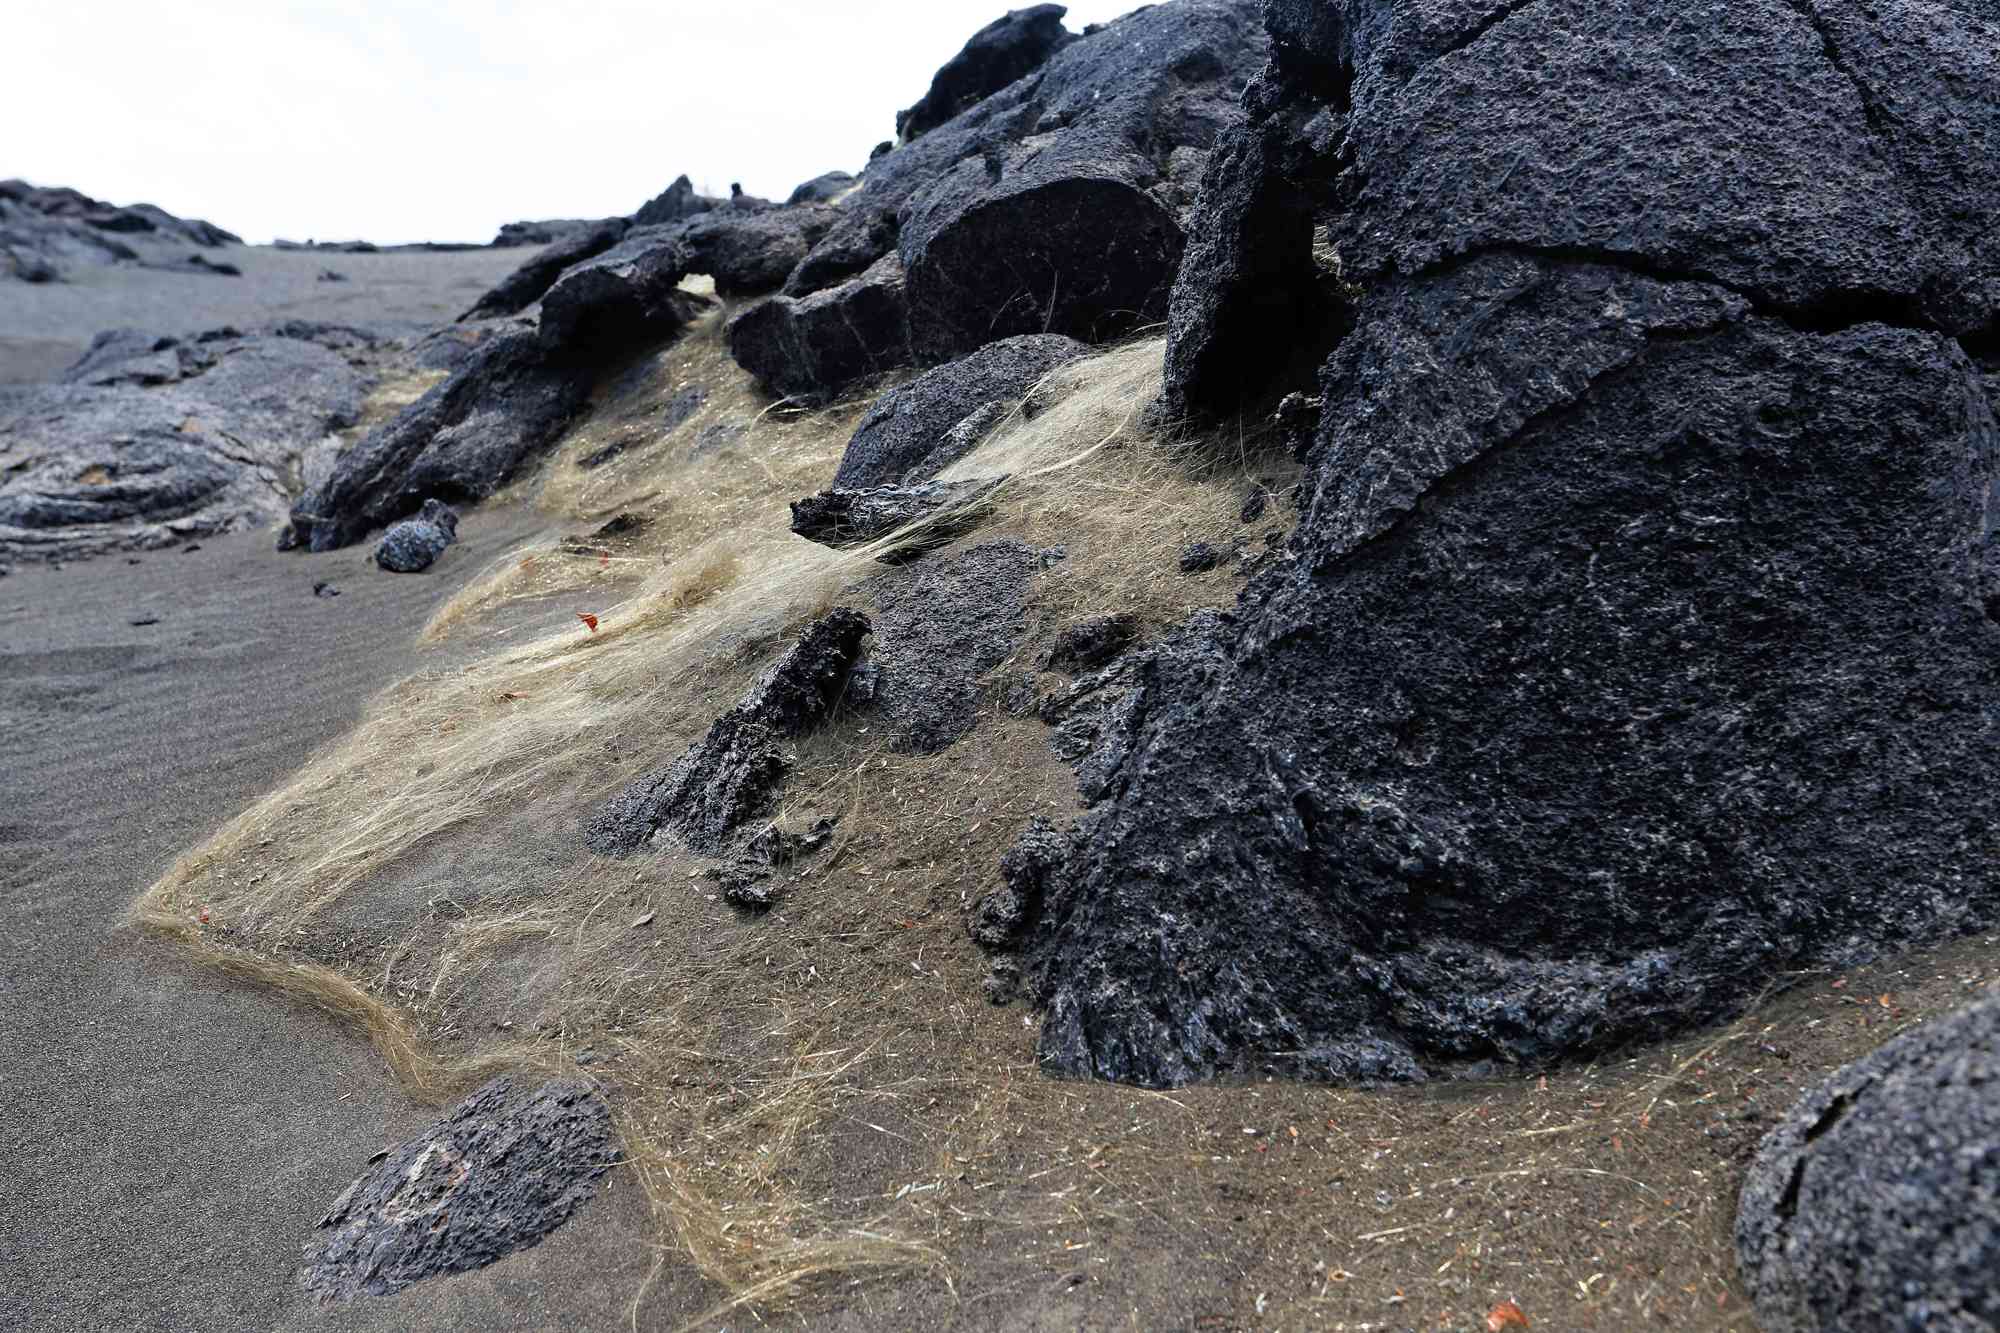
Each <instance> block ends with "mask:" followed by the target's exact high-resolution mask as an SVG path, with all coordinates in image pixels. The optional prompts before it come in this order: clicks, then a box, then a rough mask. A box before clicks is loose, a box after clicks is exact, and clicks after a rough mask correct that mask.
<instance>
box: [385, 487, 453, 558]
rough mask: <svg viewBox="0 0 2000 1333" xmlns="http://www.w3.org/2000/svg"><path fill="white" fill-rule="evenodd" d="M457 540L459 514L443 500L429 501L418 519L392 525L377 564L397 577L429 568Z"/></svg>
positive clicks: (419, 513) (425, 503)
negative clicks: (397, 575)
mask: <svg viewBox="0 0 2000 1333" xmlns="http://www.w3.org/2000/svg"><path fill="white" fill-rule="evenodd" d="M457 540H458V511H456V510H455V509H453V508H452V507H451V506H450V505H448V504H446V503H444V501H442V500H426V501H424V507H423V508H422V509H421V510H420V511H418V513H417V516H416V517H415V518H406V519H404V520H403V521H402V522H400V523H396V524H392V525H391V526H390V528H389V530H388V531H387V532H385V533H383V534H382V544H381V545H379V546H377V547H376V548H375V563H376V564H378V565H380V566H381V567H382V568H384V569H386V570H388V571H390V572H391V573H394V574H416V573H420V572H422V571H423V570H426V569H429V568H430V567H431V566H432V565H433V564H435V563H437V558H438V557H439V556H441V555H443V554H444V552H445V548H446V547H447V546H450V545H451V544H452V543H453V542H455V541H457Z"/></svg>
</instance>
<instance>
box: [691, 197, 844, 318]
mask: <svg viewBox="0 0 2000 1333" xmlns="http://www.w3.org/2000/svg"><path fill="white" fill-rule="evenodd" d="M836 218H837V214H836V213H835V211H834V210H833V209H832V208H831V207H829V206H827V205H825V204H801V205H799V206H798V207H796V208H766V209H758V210H744V209H735V208H727V209H718V210H717V211H715V212H713V213H705V214H703V215H701V216H700V217H697V218H695V219H693V220H692V221H689V222H686V223H683V224H681V227H680V229H679V232H678V235H679V236H680V238H681V240H682V241H683V243H684V244H686V246H687V248H688V254H689V264H690V269H691V271H692V272H695V273H706V274H708V275H709V276H710V277H712V278H714V279H715V290H716V291H717V292H719V293H721V294H722V295H724V296H757V295H761V294H762V293H764V292H774V291H776V290H778V288H780V287H782V286H784V285H785V278H786V277H787V276H788V275H789V274H790V273H791V271H792V270H793V269H794V268H797V267H798V266H799V264H800V263H802V262H803V261H804V260H805V257H806V255H807V254H808V253H810V252H811V250H812V248H813V246H814V245H815V244H816V243H817V242H818V241H819V240H820V239H821V238H822V237H824V236H825V235H826V234H827V232H828V231H830V230H831V229H832V227H833V224H834V222H835V221H836Z"/></svg>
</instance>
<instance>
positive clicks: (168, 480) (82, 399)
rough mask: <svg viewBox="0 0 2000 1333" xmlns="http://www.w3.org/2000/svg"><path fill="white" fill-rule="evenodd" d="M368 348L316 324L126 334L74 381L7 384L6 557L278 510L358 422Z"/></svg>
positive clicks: (181, 532) (112, 546) (2, 547)
mask: <svg viewBox="0 0 2000 1333" xmlns="http://www.w3.org/2000/svg"><path fill="white" fill-rule="evenodd" d="M296 332H298V333H300V334H303V335H311V334H313V333H314V332H315V329H314V328H313V327H312V326H300V327H299V328H298V329H297V330H296ZM321 332H324V331H323V330H321ZM330 341H332V342H334V343H338V342H339V341H340V340H339V339H338V338H337V337H336V338H333V339H331V340H330ZM362 360H365V357H362V356H356V357H354V358H352V359H351V358H350V356H349V355H347V354H344V353H343V352H342V351H341V350H339V349H338V347H337V346H330V345H328V342H327V341H322V340H316V339H315V338H313V337H311V336H298V337H294V336H289V335H287V334H281V333H277V332H262V333H247V334H246V333H238V332H236V331H235V330H226V331H219V332H217V333H214V334H203V335H199V336H197V337H194V338H186V339H183V338H173V337H160V336H155V335H151V334H145V333H140V332H137V331H133V330H118V331H113V332H111V333H108V334H104V335H101V336H100V337H99V338H98V339H97V340H96V341H94V342H93V343H92V344H91V346H90V349H89V351H87V352H86V353H85V354H84V356H83V358H82V359H81V360H80V361H79V362H78V363H77V364H76V365H75V366H74V367H72V368H71V369H70V370H69V371H67V372H65V374H64V375H63V377H62V379H63V382H61V383H58V384H48V385H31V386H23V387H20V388H12V389H0V557H8V558H12V559H43V560H73V559H78V558H81V557H85V556H91V555H98V554H102V553H105V552H108V551H118V550H137V549H144V548H148V547H159V546H167V545H172V544H174V543H176V542H182V541H186V540H188V539H189V538H192V537H202V536H210V535H213V534H217V533H223V532H231V531H237V530H240V529H244V528H251V527H259V526H265V525H268V524H272V523H275V522H277V521H279V520H280V519H282V518H283V517H284V514H285V510H286V507H287V506H288V504H289V503H290V496H291V493H292V491H293V489H294V488H295V487H296V485H297V484H298V482H299V479H300V477H301V476H302V475H303V474H305V473H306V472H308V471H309V470H310V469H311V466H312V460H313V459H314V458H315V456H316V455H317V454H318V453H319V452H320V451H321V450H322V449H324V448H326V447H328V443H327V442H328V441H329V439H330V437H331V433H332V432H334V431H338V430H341V429H343V428H345V427H348V426H351V425H353V424H354V422H355V421H356V420H358V419H359V417H360V413H361V406H362V402H363V399H364V397H365V396H366V393H367V390H368V388H369V386H370V385H371V384H372V383H373V380H374V375H373V373H372V372H371V370H369V369H368V368H367V367H366V366H365V365H362V364H357V362H358V361H362Z"/></svg>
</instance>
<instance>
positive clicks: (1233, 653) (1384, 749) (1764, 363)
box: [1026, 0, 2000, 1085]
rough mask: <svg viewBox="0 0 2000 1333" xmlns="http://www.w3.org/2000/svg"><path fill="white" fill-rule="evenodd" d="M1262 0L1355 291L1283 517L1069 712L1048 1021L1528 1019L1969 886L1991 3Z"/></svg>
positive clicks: (1990, 163)
mask: <svg viewBox="0 0 2000 1333" xmlns="http://www.w3.org/2000/svg"><path fill="white" fill-rule="evenodd" d="M1270 21H1271V30H1272V33H1273V36H1274V39H1275V41H1276V43H1277V46H1278V49H1279V51H1280V53H1281V58H1280V60H1279V61H1278V62H1277V64H1276V66H1275V67H1274V75H1275V77H1276V78H1277V79H1279V80H1280V83H1281V87H1280V88H1279V89H1278V101H1279V102H1281V103H1282V102H1288V101H1301V102H1311V101H1312V100H1313V99H1316V98H1323V99H1325V105H1326V106H1328V107H1331V108H1332V109H1333V110H1335V111H1336V112H1338V113H1340V114H1341V115H1343V116H1344V119H1345V124H1344V128H1343V133H1342V134H1341V135H1340V136H1339V138H1338V143H1339V145H1340V147H1339V149H1338V158H1337V160H1336V161H1333V162H1328V163H1321V164H1317V167H1316V169H1317V170H1319V171H1321V172H1323V173H1324V174H1325V175H1326V176H1327V178H1329V179H1331V180H1332V181H1333V182H1334V198H1335V200H1336V202H1337V204H1338V207H1337V208H1336V209H1335V211H1333V212H1332V213H1331V214H1329V215H1326V216H1325V217H1324V218H1323V219H1322V225H1324V226H1325V227H1326V228H1327V229H1328V231H1327V237H1328V239H1330V241H1331V243H1332V246H1333V248H1334V250H1335V251H1336V257H1335V264H1334V266H1335V267H1336V268H1337V269H1338V271H1339V274H1340V277H1341V283H1342V287H1341V300H1342V305H1343V309H1342V310H1341V311H1340V312H1338V315H1337V317H1338V318H1339V319H1341V320H1342V321H1344V328H1346V329H1351V331H1348V332H1345V336H1344V337H1342V338H1341V339H1340V341H1339V345H1338V348H1337V350H1336V351H1335V352H1334V353H1333V355H1332V356H1331V358H1330V359H1329V360H1328V362H1327V364H1326V365H1325V367H1324V369H1323V372H1322V374H1321V376H1320V379H1319V384H1320V388H1321V389H1322V391H1323V394H1324V406H1323V411H1322V413H1321V417H1320V421H1319V424H1318V428H1317V431H1316V434H1315V435H1314V437H1313V439H1312V441H1311V444H1310V446H1309V448H1308V451H1307V457H1306V462H1307V465H1308V476H1307V482H1306V488H1305V489H1306V497H1307V503H1306V505H1305V512H1304V517H1303V519H1302V521H1301V523H1300V524H1299V527H1298V529H1297V530H1296V532H1295V534H1294V535H1293V537H1292V539H1291V541H1290V543H1289V545H1288V547H1287V548H1286V550H1285V551H1284V552H1283V558H1282V559H1280V560H1277V561H1274V562H1273V563H1272V565H1271V566H1270V567H1269V568H1267V569H1266V571H1265V572H1263V573H1261V574H1259V575H1257V576H1256V577H1255V578H1254V579H1253V581H1252V582H1251V583H1250V585H1249V586H1248V588H1247V589H1246V591H1245V592H1244V594H1243V596H1242V599H1241V602H1240V605H1239V606H1238V607H1237V608H1236V610H1235V611H1234V612H1233V613H1232V614H1229V615H1226V616H1220V617H1213V618H1209V619H1206V620H1202V621H1198V622H1195V623H1193V624H1191V625H1190V626H1189V627H1187V628H1186V629H1184V630H1183V631H1182V632H1181V633H1180V634H1178V635H1177V636H1175V637H1173V638H1171V639H1170V640H1168V641H1166V642H1165V643H1164V644H1162V646H1161V647H1159V648H1158V649H1157V650H1155V651H1153V652H1151V653H1150V654H1149V655H1147V656H1145V657H1144V659H1143V661H1141V662H1139V663H1137V664H1135V665H1133V666H1131V667H1129V668H1126V669H1128V670H1130V671H1131V673H1132V674H1131V679H1132V681H1133V687H1132V689H1131V690H1130V691H1129V692H1128V693H1127V694H1126V695H1125V696H1124V697H1123V698H1122V699H1121V700H1120V701H1119V702H1118V703H1117V704H1116V705H1114V706H1111V707H1109V708H1108V709H1107V710H1105V714H1104V721H1103V724H1102V725H1101V727H1100V728H1099V729H1098V734H1097V739H1096V741H1095V746H1094V749H1093V750H1092V751H1091V752H1090V753H1089V754H1087V755H1086V756H1085V757H1084V771H1085V773H1086V775H1087V777H1088V781H1087V783H1086V792H1087V796H1088V798H1089V799H1090V800H1091V801H1092V804H1091V806H1090V808H1089V809H1088V810H1087V812H1086V813H1085V814H1084V816H1083V818H1082V820H1081V822H1080V823H1079V825H1078V827H1077V829H1076V831H1075V833H1074V835H1073V838H1072V840H1071V841H1070V843H1069V844H1068V846H1067V848H1066V850H1065V851H1064V852H1063V853H1062V854H1061V855H1060V856H1059V857H1057V858H1055V860H1054V863H1052V864H1051V865H1050V866H1049V867H1048V873H1047V880H1046V882H1047V885H1048V888H1047V892H1046V895H1045V900H1044V902H1043V904H1042V908H1041V912H1040V916H1039V919H1038V921H1037V922H1036V923H1035V925H1034V927H1033V928H1032V930H1030V931H1028V932H1027V933H1026V947H1027V951H1028V952H1027V959H1026V961H1027V963H1028V971H1029V974H1030V975H1029V979H1030V982H1031V987H1032V992H1033V994H1034V995H1035V997H1036V998H1037V999H1038V1001H1039V1002H1040V1003H1041V1004H1042V1005H1043V1006H1044V1008H1045V1018H1044V1023H1043V1029H1042V1038H1041V1056H1042V1059H1043V1062H1044V1064H1045V1066H1046V1067H1047V1068H1049V1069H1051V1070H1054V1071H1058V1072H1063V1073H1070V1074H1080V1075H1082V1074H1094V1075H1100V1076H1104V1077H1110V1078H1117V1079H1126V1080H1133V1081H1137V1082H1141V1083H1146V1084H1154V1085H1163V1084H1175V1083H1182V1082H1186V1081H1189V1080H1192V1079H1198V1078H1205V1077H1210V1076H1215V1075H1219V1074H1224V1073H1229V1072H1233V1071H1244V1070H1258V1069H1269V1070H1273V1071H1278V1072H1284V1073H1288V1074H1296V1075H1302V1076H1309V1077H1320V1078H1338V1079H1362V1080H1367V1079H1410V1078H1418V1077H1422V1076H1423V1075H1424V1074H1426V1073H1427V1072H1429V1071H1432V1070H1437V1069H1444V1068H1450V1067H1453V1066H1455V1065H1458V1064H1460V1063H1470V1062H1477V1061H1483V1060H1491V1059H1496V1058H1497V1059H1501V1060H1506V1061H1519V1062H1523V1063H1535V1062H1543V1061H1548V1060H1553V1059H1558V1058H1561V1057H1565V1056H1571V1055H1578V1054H1582V1053H1587V1052H1592V1051H1601V1050H1604V1049H1607V1048H1609V1047H1613V1046H1616V1045H1618V1044H1620V1043H1623V1042H1628V1041H1631V1040H1634V1039H1644V1038H1651V1037H1656V1036H1659V1035H1661V1034H1665V1033H1668V1032H1672V1031H1675V1030H1677V1029H1683V1028H1686V1027H1688V1026H1690V1025H1693V1024H1698V1023H1701V1022H1704V1021H1708V1020H1711V1019H1713V1018H1716V1017H1718V1016H1720V1015H1722V1014H1725V1013H1727V1012H1730V1011H1731V1010H1733V1009H1734V1008H1736V1007H1738V1006H1740V1005H1741V1004H1743V1003H1744V1002H1746V1001H1747V1000H1748V999H1750V998H1751V997H1753V996H1754V995H1756V994H1757V993H1758V992H1760V991H1762V990H1765V989H1766V988H1768V987H1770V986H1771V985H1773V984H1775V983H1777V982H1779V981H1780V980H1781V979H1782V978H1783V977H1784V976H1785V975H1786V974H1788V973H1793V972H1796V971H1797V970H1798V969H1800V968H1802V967H1808V966H1828V965H1841V964H1845V963H1848V962H1850V961H1853V960H1856V959H1859V958H1862V957H1866V956H1870V955H1872V954H1875V953H1878V952H1880V951H1882V950H1885V949H1888V948H1891V947H1894V946H1897V945H1901V944H1904V943H1907V942H1911V941H1918V940H1924V939H1931V938H1937V937H1942V936H1947V935H1950V934H1953V933H1957V932H1961V931H1966V930H1970V929H1975V928H1978V927H1980V926H1982V925H1984V924H1987V923H1991V922H1993V921H1994V920H1996V919H2000V870H1996V867H2000V745H1997V744H1996V741H1997V740H2000V624H1996V621H1995V616H1996V614H2000V544H1996V540H1995V522H1994V517H1993V516H1994V514H1995V512H1996V508H1995V497H1996V495H2000V427H1996V424H1995V416H1994V399H1993V391H1992V380H1991V378H1990V371H1991V369H1992V367H1991V366H1990V365H1988V366H1985V367H1982V365H1981V364H1979V362H1978V361H1977V360H1976V359H1975V357H1976V356H1988V355H1990V354H1991V353H1992V351H1993V350H1994V349H1995V347H1996V340H1995V337H1994V332H1995V309H1996V303H2000V226H1996V223H2000V158H1996V157H1995V156H1994V155H1993V154H1991V153H1990V151H1988V146H1989V145H1990V144H1992V143H1993V142H1995V141H1996V140H2000V63H1996V62H1997V61H2000V57H1996V51H2000V47H1996V44H1995V40H1994V39H1995V35H1996V29H1995V27H1994V25H1993V24H1991V23H1990V22H1985V21H1982V20H1981V19H1980V18H1978V17H1976V16H1975V15H1974V14H1973V13H1972V12H1970V11H1969V10H1968V9H1966V8H1965V7H1956V8H1954V7H1946V6H1937V5H1927V4H1919V3H1915V2H1914V0H1910V2H1905V3H1886V4H1878V5H1875V6H1872V7H1863V6H1861V5H1858V4H1850V3H1843V2H1842V0H1810V2H1809V3H1808V2H1807V0H1799V2H1798V3H1787V2H1786V0H1736V2H1734V3H1729V4H1721V3H1713V4H1696V5H1693V6H1680V7H1678V8H1676V9H1674V10H1672V11H1671V12H1669V11H1667V10H1664V9H1661V8H1660V7H1658V6H1656V5H1652V4H1648V3H1642V2H1641V0H1589V3H1584V2H1583V0H1573V2H1572V0H1541V2H1540V3H1536V4H1530V5H1500V4H1493V3H1482V4H1475V3H1469V2H1466V3H1430V4H1424V5H1418V4H1414V3H1392V2H1391V0H1375V2H1373V3H1367V2H1364V0H1348V2H1347V3H1343V4H1339V5H1323V4H1305V3H1294V2H1293V0H1274V3H1273V4H1272V5H1271V6H1270ZM1079 45H1080V44H1079ZM1072 49H1077V48H1072ZM1301 109H1303V108H1300V107H1295V108H1294V110H1295V111H1296V110H1301ZM1306 119H1308V120H1309V119H1310V117H1307V118H1306ZM1212 179H1215V178H1212ZM1295 184H1296V185H1297V188H1298V189H1299V190H1300V191H1301V192H1302V193H1305V194H1308V195H1310V194H1311V193H1312V189H1311V187H1310V185H1309V184H1306V183H1295ZM1223 206H1224V205H1223V204H1222V202H1221V201H1217V200H1215V199H1213V198H1211V199H1210V200H1209V202H1208V203H1207V204H1206V205H1205V206H1204V207H1205V210H1206V211H1207V212H1209V213H1211V214H1212V213H1214V212H1215V210H1216V209H1218V208H1220V207H1223ZM1253 211H1254V210H1253ZM1275 216H1277V217H1278V218H1279V219H1280V221H1281V222H1283V224H1284V225H1283V226H1282V227H1281V228H1280V230H1279V232H1277V233H1274V235H1273V236H1272V238H1271V240H1272V243H1273V244H1281V245H1289V246H1297V245H1299V244H1301V243H1302V242H1301V238H1300V236H1299V234H1298V229H1297V227H1296V226H1295V225H1293V224H1292V223H1291V222H1290V221H1289V220H1287V213H1286V210H1283V209H1280V210H1277V212H1276V214H1275ZM1253 230H1254V229H1253ZM1306 243H1309V242H1306Z"/></svg>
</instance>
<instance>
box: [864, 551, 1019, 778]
mask: <svg viewBox="0 0 2000 1333" xmlns="http://www.w3.org/2000/svg"><path fill="white" fill-rule="evenodd" d="M1055 558H1056V557H1055V555H1054V553H1052V552H1047V551H1037V550H1035V549H1034V548H1033V547H1031V546H1024V545H1022V544H1021V543H1020V542H1015V541H998V542H988V543H986V544H985V545H982V546H975V547H973V548H971V549H970V550H967V551H964V552H961V553H960V554H958V555H954V556H949V557H940V558H937V559H934V560H926V561H924V562H923V563H921V564H918V565H914V566H911V567H910V568H909V569H906V570H898V571H896V572H895V573H890V574H883V575H880V576H878V577H876V578H874V579H871V580H870V581H869V582H868V584H867V585H866V587H867V589H868V591H869V593H870V594H871V595H872V596H873V597H874V599H875V604H876V606H877V607H878V608H879V609H880V614H879V615H878V616H877V617H876V621H875V649H874V652H873V653H872V654H871V655H870V660H871V661H872V662H873V663H874V664H875V666H876V667H877V669H878V671H879V673H880V674H879V676H878V678H877V682H876V686H875V703H876V706H877V707H879V708H880V709H881V710H882V713H883V715H884V716H885V717H886V718H888V720H889V723H890V727H891V732H892V739H891V743H892V744H893V745H894V746H895V748H897V749H899V750H905V751H911V752H914V753H918V754H933V753H935V752H937V751H939V750H942V749H945V748H946V747H948V746H950V745H951V744H952V743H953V742H954V741H956V740H958V738H959V737H961V736H963V735H965V733H966V732H968V731H970V730H972V728H973V726H974V724H976V723H977V722H978V720H979V682H980V678H981V677H982V676H984V675H985V674H986V673H987V672H989V671H991V670H992V669H993V668H995V667H997V666H999V665H1000V664H1001V663H1002V662H1004V661H1005V660H1006V659H1007V655H1008V654H1009V653H1011V652H1013V650H1014V646H1015V645H1016V644H1017V643H1019V642H1020V640H1021V637H1022V636H1023V635H1024V634H1025V633H1026V632H1027V628H1028V624H1027V609H1026V607H1027V596H1028V585H1029V583H1030V582H1031V581H1032V580H1033V579H1034V577H1035V576H1036V575H1037V574H1039V573H1041V572H1042V571H1043V570H1044V569H1046V568H1048V566H1049V565H1050V563H1052V561H1053V560H1054V559H1055Z"/></svg>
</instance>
